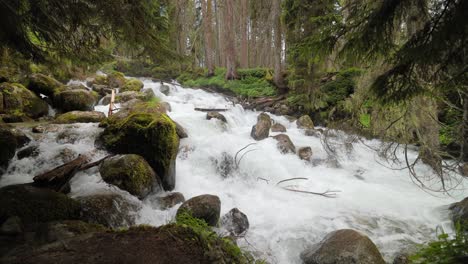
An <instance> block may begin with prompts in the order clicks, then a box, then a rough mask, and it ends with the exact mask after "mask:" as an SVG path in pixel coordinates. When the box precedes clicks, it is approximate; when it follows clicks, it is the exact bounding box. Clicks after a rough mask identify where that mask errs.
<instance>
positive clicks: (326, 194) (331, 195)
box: [281, 187, 340, 198]
mask: <svg viewBox="0 0 468 264" xmlns="http://www.w3.org/2000/svg"><path fill="white" fill-rule="evenodd" d="M281 189H283V190H286V191H291V192H298V193H306V194H313V195H319V196H323V197H326V198H336V193H337V192H340V191H332V190H327V191H325V192H323V193H317V192H309V191H302V190H295V189H290V188H286V187H281Z"/></svg>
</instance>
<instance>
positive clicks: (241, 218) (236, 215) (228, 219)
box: [221, 208, 250, 237]
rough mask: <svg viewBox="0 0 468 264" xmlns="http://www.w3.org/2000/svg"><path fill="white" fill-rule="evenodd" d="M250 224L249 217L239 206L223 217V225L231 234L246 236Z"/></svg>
mask: <svg viewBox="0 0 468 264" xmlns="http://www.w3.org/2000/svg"><path fill="white" fill-rule="evenodd" d="M249 226H250V224H249V219H248V218H247V216H246V215H245V214H244V213H243V212H241V211H240V210H239V209H237V208H233V209H231V210H230V211H229V212H227V213H226V214H225V215H223V217H222V218H221V227H222V228H224V229H225V230H226V231H228V232H229V235H231V236H235V237H239V236H244V235H245V233H247V230H248V229H249Z"/></svg>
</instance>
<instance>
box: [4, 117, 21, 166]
mask: <svg viewBox="0 0 468 264" xmlns="http://www.w3.org/2000/svg"><path fill="white" fill-rule="evenodd" d="M17 147H18V143H17V142H16V138H15V135H14V134H13V133H12V132H11V129H9V128H8V127H6V126H4V125H1V124H0V168H5V167H7V166H8V162H10V160H11V159H12V158H13V157H14V156H15V151H16V148H17Z"/></svg>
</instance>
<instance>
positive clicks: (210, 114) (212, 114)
mask: <svg viewBox="0 0 468 264" xmlns="http://www.w3.org/2000/svg"><path fill="white" fill-rule="evenodd" d="M211 119H218V120H219V121H221V122H223V123H227V119H226V117H225V116H224V115H223V114H220V113H219V112H208V113H206V120H211Z"/></svg>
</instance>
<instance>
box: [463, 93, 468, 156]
mask: <svg viewBox="0 0 468 264" xmlns="http://www.w3.org/2000/svg"><path fill="white" fill-rule="evenodd" d="M462 124H463V131H462V137H463V141H462V152H461V159H462V161H463V162H468V91H466V92H465V96H464V97H463V121H462Z"/></svg>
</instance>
